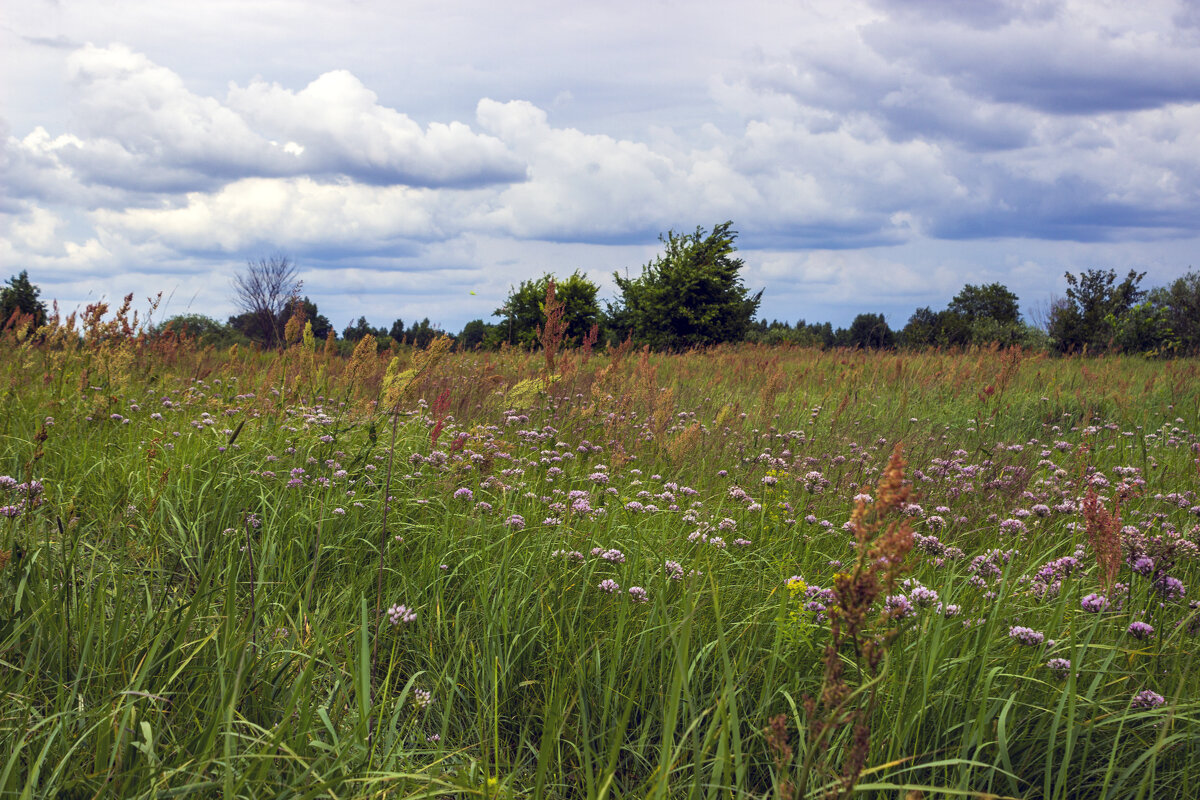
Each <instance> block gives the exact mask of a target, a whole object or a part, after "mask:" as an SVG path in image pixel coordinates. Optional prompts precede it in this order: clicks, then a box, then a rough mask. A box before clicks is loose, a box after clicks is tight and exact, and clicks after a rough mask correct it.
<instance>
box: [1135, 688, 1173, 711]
mask: <svg viewBox="0 0 1200 800" xmlns="http://www.w3.org/2000/svg"><path fill="white" fill-rule="evenodd" d="M1165 702H1167V698H1165V697H1163V696H1162V695H1161V694H1159V693H1158V692H1153V691H1151V690H1149V689H1144V690H1142V691H1140V692H1138V693H1137V694H1135V695H1134V696H1133V699H1132V700H1130V701H1129V706H1130V708H1158V707H1159V706H1161V705H1162V704H1163V703H1165Z"/></svg>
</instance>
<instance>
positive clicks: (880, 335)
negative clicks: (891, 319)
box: [838, 314, 896, 350]
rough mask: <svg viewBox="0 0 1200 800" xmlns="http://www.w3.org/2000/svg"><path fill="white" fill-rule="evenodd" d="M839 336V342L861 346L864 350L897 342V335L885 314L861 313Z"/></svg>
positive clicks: (876, 348) (886, 346)
mask: <svg viewBox="0 0 1200 800" xmlns="http://www.w3.org/2000/svg"><path fill="white" fill-rule="evenodd" d="M839 333H844V335H843V336H840V337H838V338H839V340H840V341H838V344H840V345H843V346H845V347H859V348H862V349H864V350H882V349H885V348H889V347H891V346H892V345H893V344H895V341H896V336H895V334H894V333H892V329H891V328H890V327H888V324H887V320H886V319H884V317H883V314H859V315H858V316H857V317H855V318H854V321H853V322H851V323H850V329H849V330H847V331H844V332H841V331H839Z"/></svg>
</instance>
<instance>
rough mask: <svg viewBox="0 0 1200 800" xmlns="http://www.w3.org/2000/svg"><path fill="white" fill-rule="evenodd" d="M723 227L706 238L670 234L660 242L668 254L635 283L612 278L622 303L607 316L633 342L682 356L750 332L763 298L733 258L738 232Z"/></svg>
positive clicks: (702, 233)
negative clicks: (751, 290)
mask: <svg viewBox="0 0 1200 800" xmlns="http://www.w3.org/2000/svg"><path fill="white" fill-rule="evenodd" d="M732 228H733V223H732V222H723V223H721V224H720V225H717V226H715V227H714V228H713V231H712V233H711V234H706V233H705V231H704V229H703V228H700V227H697V228H696V232H695V233H690V234H676V233H675V232H674V231H671V232H669V233H668V234H667V236H666V237H665V238H664V237H661V236H660V237H659V241H661V242H662V243H663V244H664V245H666V252H665V253H663V254H662V255H659V256H657V257H655V259H654V260H653V261H651V262H650V263H648V264H646V265H645V266H644V267H642V274H641V275H640V276H639V277H637V278H622V277H621V275H620V274H619V273H614V274H613V277H614V278H615V279H616V282H617V288H618V289H619V290H620V292H621V297H620V300H619V301H618V302H617V303H616V304H612V305H610V314H611V316H612V317H613V319H614V320H615V321H616V322H617V324H619V325H623V326H627V327H628V330H629V331H630V333H631V334H632V336H633V338H634V339H635V340H636V341H639V342H644V343H646V344H649V345H650V346H651V347H653V348H655V349H662V350H684V349H686V348H689V347H702V346H706V345H713V344H720V343H722V342H736V341H741V340H742V339H744V338H745V336H746V334H747V332H748V331H749V329H750V321H751V320H752V319H753V317H754V314H755V312H756V311H757V310H758V305H759V303H760V302H761V300H762V292H761V291H760V292H758V293H757V294H754V295H751V294H750V293H749V292H748V290H747V289H746V287H745V286H744V285H743V284H742V279H741V276H740V275H739V272H740V271H741V269H742V267H743V266H745V262H743V261H742V259H740V258H735V257H734V253H735V252H736V251H737V247H736V246H735V245H734V242H735V240H736V239H737V231H734V230H733V229H732Z"/></svg>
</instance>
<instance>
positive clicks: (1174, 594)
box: [1154, 575, 1187, 600]
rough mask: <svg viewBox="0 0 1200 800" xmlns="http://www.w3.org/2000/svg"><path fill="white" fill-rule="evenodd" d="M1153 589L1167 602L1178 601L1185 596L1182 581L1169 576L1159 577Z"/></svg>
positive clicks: (1185, 591) (1185, 589)
mask: <svg viewBox="0 0 1200 800" xmlns="http://www.w3.org/2000/svg"><path fill="white" fill-rule="evenodd" d="M1154 589H1155V590H1156V591H1157V592H1158V593H1159V594H1161V595H1162V596H1163V597H1165V598H1166V599H1168V600H1178V599H1179V598H1181V597H1183V596H1184V595H1185V594H1187V587H1186V586H1184V585H1183V581H1181V580H1179V579H1178V578H1172V577H1171V576H1170V575H1159V576H1158V578H1156V579H1155V581H1154Z"/></svg>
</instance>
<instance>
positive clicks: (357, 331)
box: [342, 317, 388, 342]
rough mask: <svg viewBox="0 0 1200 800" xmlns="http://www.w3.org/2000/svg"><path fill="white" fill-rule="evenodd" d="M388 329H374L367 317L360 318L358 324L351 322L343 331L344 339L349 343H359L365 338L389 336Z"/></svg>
mask: <svg viewBox="0 0 1200 800" xmlns="http://www.w3.org/2000/svg"><path fill="white" fill-rule="evenodd" d="M387 335H388V332H387V329H386V328H372V327H371V324H370V323H369V322H367V318H366V317H359V318H358V322H351V323H350V324H349V325H347V326H346V327H345V328H344V329H343V330H342V338H343V339H345V340H346V341H348V342H357V341H358V340H360V339H362V338H363V337H364V336H387Z"/></svg>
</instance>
